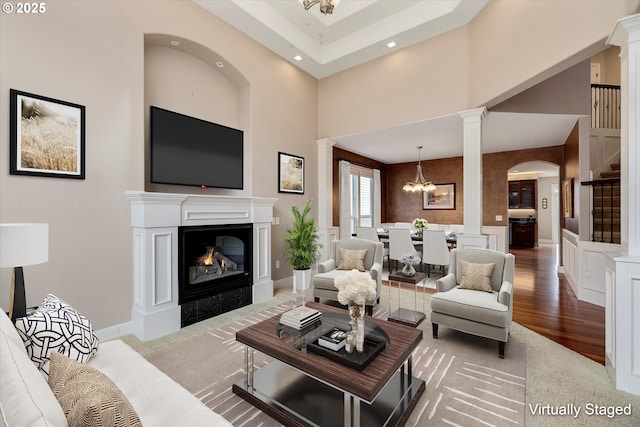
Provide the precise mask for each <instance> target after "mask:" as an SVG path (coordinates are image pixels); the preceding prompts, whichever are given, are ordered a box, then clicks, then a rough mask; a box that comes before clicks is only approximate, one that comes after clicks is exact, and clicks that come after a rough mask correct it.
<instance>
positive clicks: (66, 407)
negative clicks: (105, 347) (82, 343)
mask: <svg viewBox="0 0 640 427" xmlns="http://www.w3.org/2000/svg"><path fill="white" fill-rule="evenodd" d="M49 386H50V387H51V390H52V391H53V394H54V395H55V397H56V399H58V403H60V406H61V407H62V410H63V411H64V414H65V416H66V417H67V422H68V423H69V426H71V427H75V426H114V427H127V426H142V423H141V422H140V418H139V417H138V414H137V413H136V411H135V410H134V409H133V407H132V406H131V403H130V402H129V400H128V399H127V398H126V397H125V395H124V394H123V393H122V391H121V390H120V389H119V388H118V386H116V385H115V384H114V383H113V381H111V379H109V378H108V377H107V376H106V375H104V374H103V373H102V372H100V371H98V370H97V369H94V368H92V367H91V366H87V365H83V364H82V363H78V362H76V361H74V360H71V359H69V358H68V357H66V356H63V355H61V354H59V353H55V352H54V353H51V365H50V374H49Z"/></svg>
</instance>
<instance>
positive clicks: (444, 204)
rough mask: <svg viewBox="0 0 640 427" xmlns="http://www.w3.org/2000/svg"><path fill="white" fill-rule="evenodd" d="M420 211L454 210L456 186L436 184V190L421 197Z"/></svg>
mask: <svg viewBox="0 0 640 427" xmlns="http://www.w3.org/2000/svg"><path fill="white" fill-rule="evenodd" d="M422 203H423V205H422V209H454V210H455V208H456V184H455V183H452V184H436V189H435V190H432V191H425V192H424V193H423V195H422Z"/></svg>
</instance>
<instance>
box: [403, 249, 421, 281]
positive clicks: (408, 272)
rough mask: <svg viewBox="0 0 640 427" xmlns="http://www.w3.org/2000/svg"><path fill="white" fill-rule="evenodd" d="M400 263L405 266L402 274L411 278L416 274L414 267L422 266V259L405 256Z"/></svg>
mask: <svg viewBox="0 0 640 427" xmlns="http://www.w3.org/2000/svg"><path fill="white" fill-rule="evenodd" d="M400 261H401V262H402V263H403V264H404V267H402V271H401V272H400V274H402V275H403V276H407V277H411V276H413V275H414V274H416V269H415V268H414V267H413V266H414V265H417V264H420V261H421V260H420V257H419V256H418V255H416V254H404V255H402V258H401V259H400Z"/></svg>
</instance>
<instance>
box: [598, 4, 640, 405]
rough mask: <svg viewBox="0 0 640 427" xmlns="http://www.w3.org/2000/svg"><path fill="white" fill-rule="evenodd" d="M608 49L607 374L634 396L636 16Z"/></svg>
mask: <svg viewBox="0 0 640 427" xmlns="http://www.w3.org/2000/svg"><path fill="white" fill-rule="evenodd" d="M607 42H608V44H613V45H617V46H620V70H621V85H620V86H621V92H622V100H621V101H622V102H621V109H622V112H621V113H622V114H621V119H622V120H621V132H620V136H621V139H620V157H621V162H620V163H621V168H620V171H621V177H620V212H621V230H620V234H621V242H622V244H621V251H622V254H621V255H620V256H614V257H612V258H611V259H610V261H609V263H608V265H607V272H606V277H607V283H606V286H607V289H606V291H607V294H606V306H605V328H606V343H605V356H606V365H607V370H608V372H609V374H610V376H611V379H612V380H613V382H614V384H615V385H616V388H617V389H619V390H624V391H627V392H630V393H634V394H640V334H638V331H640V198H639V197H638V196H639V191H640V147H639V144H640V118H639V115H640V93H639V92H640V14H636V15H632V16H627V17H625V18H622V19H620V20H619V21H618V22H617V24H616V25H615V27H614V29H613V31H612V32H611V35H610V36H609V40H608V41H607Z"/></svg>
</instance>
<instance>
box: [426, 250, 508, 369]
mask: <svg viewBox="0 0 640 427" xmlns="http://www.w3.org/2000/svg"><path fill="white" fill-rule="evenodd" d="M514 264H515V257H514V256H513V254H508V253H507V254H505V253H502V252H498V251H493V250H490V249H453V250H452V251H451V259H450V263H449V274H447V275H446V276H445V277H443V278H441V279H438V280H437V281H436V287H437V290H438V292H437V293H435V294H434V295H433V296H432V297H431V325H432V328H433V338H438V325H445V326H448V327H450V328H452V329H456V330H458V331H462V332H466V333H469V334H473V335H478V336H481V337H485V338H490V339H494V340H497V341H498V355H499V356H500V358H504V347H505V343H506V342H507V339H508V338H509V331H510V330H511V319H512V317H513V274H514V272H513V271H514Z"/></svg>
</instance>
